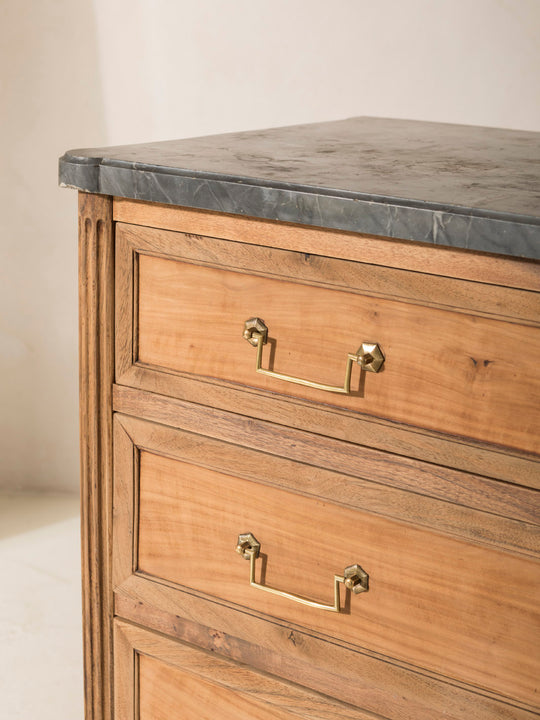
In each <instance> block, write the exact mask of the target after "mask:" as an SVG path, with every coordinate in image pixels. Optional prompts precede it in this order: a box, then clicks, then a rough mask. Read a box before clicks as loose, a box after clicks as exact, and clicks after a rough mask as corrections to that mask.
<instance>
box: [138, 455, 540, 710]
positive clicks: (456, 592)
mask: <svg viewBox="0 0 540 720" xmlns="http://www.w3.org/2000/svg"><path fill="white" fill-rule="evenodd" d="M139 493H140V499H139V527H138V548H139V550H138V568H137V569H138V571H139V572H142V573H145V574H148V575H150V576H154V577H157V578H163V579H165V580H167V581H170V582H173V583H175V584H178V585H182V586H185V587H190V588H194V589H196V590H199V591H201V592H204V593H207V594H208V595H211V596H213V597H219V598H224V599H225V600H228V601H230V602H233V603H237V604H239V605H242V606H244V607H247V608H252V609H255V610H258V611H260V612H262V613H264V614H267V615H270V616H277V617H281V618H284V619H285V620H287V621H291V622H294V623H295V624H299V625H303V626H306V627H308V628H313V629H315V630H317V631H318V632H321V633H324V634H326V635H328V636H330V637H336V638H341V639H342V640H344V641H348V642H351V643H352V644H354V645H362V646H367V647H370V648H372V649H373V650H375V651H376V652H380V653H383V654H385V655H389V656H391V657H397V658H399V659H402V660H405V661H407V662H411V663H413V664H415V665H418V666H420V667H427V668H429V669H431V670H435V671H436V672H440V673H441V674H446V675H450V676H451V677H454V678H457V679H458V680H462V681H469V682H472V683H475V684H478V685H481V686H482V687H486V688H488V689H491V690H494V691H500V692H502V693H504V694H506V695H509V696H511V697H514V698H516V699H518V700H522V701H525V702H534V700H535V693H536V692H537V691H538V686H537V683H538V678H539V677H540V658H539V657H538V654H537V651H538V645H539V642H540V614H539V613H538V608H537V602H536V599H537V597H538V596H539V595H540V563H538V562H534V561H532V560H528V559H525V558H521V557H517V556H514V555H512V554H509V553H504V552H501V551H496V550H491V549H486V548H480V547H476V546H473V545H471V544H470V543H465V542H462V541H458V540H453V539H449V538H446V537H441V536H440V535H438V534H435V533H433V532H428V531H424V530H420V529H418V528H414V527H412V526H407V525H405V524H402V523H396V522H394V521H390V520H386V519H383V518H379V517H373V516H371V515H369V514H367V513H365V512H360V511H357V510H352V509H349V508H344V507H342V506H337V505H332V504H330V503H327V502H323V501H319V500H317V499H314V498H309V499H308V498H306V497H302V496H298V495H296V494H293V493H290V492H286V491H283V490H278V489H275V488H268V487H266V486H263V485H260V484H258V483H255V482H251V481H246V480H241V479H238V478H236V477H234V476H228V475H225V474H223V473H218V472H215V471H211V470H208V469H205V468H200V467H197V466H193V465H190V464H186V463H183V462H180V461H177V460H172V459H170V458H164V457H160V456H158V455H154V454H151V453H149V452H146V451H143V452H142V453H141V459H140V486H139ZM314 528H317V533H316V534H315V535H314V533H313V529H314ZM344 528H348V531H345V530H344ZM245 532H253V533H254V534H255V535H256V536H257V538H258V539H259V540H260V541H261V543H262V544H263V548H262V552H263V554H264V560H263V561H262V563H261V565H262V568H263V570H261V572H262V573H263V576H262V579H260V580H259V581H261V582H263V583H264V584H267V585H270V586H272V587H277V588H279V589H283V590H286V591H288V592H293V593H295V594H299V595H301V596H303V597H308V598H313V599H314V600H317V601H318V602H326V603H329V602H331V599H332V580H333V576H334V574H336V573H337V574H342V573H343V570H344V568H345V567H347V566H348V565H352V564H354V563H359V564H360V565H362V567H363V568H364V569H365V570H366V572H368V573H369V574H370V590H369V592H368V593H365V594H362V595H359V596H358V597H353V598H351V597H350V596H348V597H347V599H346V600H345V593H343V596H344V597H343V598H342V602H344V603H345V602H347V605H346V611H345V613H343V614H341V613H340V614H333V613H325V612H324V611H321V610H318V609H314V608H308V607H305V606H302V605H298V604H295V603H293V602H291V601H290V600H287V599H283V598H279V597H276V596H273V595H270V594H268V593H264V592H261V591H258V590H256V589H253V588H250V587H249V583H248V564H247V563H246V562H245V561H243V560H242V559H241V558H240V557H239V556H237V555H236V554H235V553H234V543H235V542H236V538H237V536H238V534H239V533H245ZM205 546H208V548H209V553H208V561H207V562H206V563H205V562H203V561H202V557H201V554H202V552H201V549H202V547H205ZM258 576H259V574H258ZM499 578H500V580H499ZM349 605H350V607H349ZM501 628H506V631H505V632H503V633H501Z"/></svg>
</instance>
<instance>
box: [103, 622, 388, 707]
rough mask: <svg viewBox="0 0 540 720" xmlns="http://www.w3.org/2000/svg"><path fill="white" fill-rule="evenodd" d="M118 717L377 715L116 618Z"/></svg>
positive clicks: (116, 702) (116, 704) (116, 693)
mask: <svg viewBox="0 0 540 720" xmlns="http://www.w3.org/2000/svg"><path fill="white" fill-rule="evenodd" d="M114 634H115V718H118V719H119V720H214V718H219V720H293V719H294V718H300V719H301V718H304V720H348V719H349V718H352V719H353V720H371V718H374V716H373V715H371V714H370V713H366V712H362V711H360V710H357V709H355V708H354V707H351V705H345V704H343V703H340V702H336V701H335V700H332V699H331V698H328V697H324V696H323V695H319V694H318V693H313V692H308V691H306V690H305V689H303V688H300V687H298V686H295V685H293V684H291V683H285V682H283V681H280V680H278V679H276V678H273V677H271V676H269V675H265V674H262V673H259V672H256V671H254V670H252V669H251V668H249V667H247V666H245V665H239V664H238V663H233V662H231V661H229V660H226V659H224V658H219V657H216V655H215V654H212V653H208V652H204V651H202V650H198V649H196V648H195V647H193V646H190V645H186V644H181V643H178V642H173V641H171V640H169V639H166V638H164V637H163V636H160V635H157V634H154V633H151V632H147V631H145V630H143V629H141V628H138V627H135V626H133V625H129V624H128V623H125V622H121V621H116V622H115V626H114Z"/></svg>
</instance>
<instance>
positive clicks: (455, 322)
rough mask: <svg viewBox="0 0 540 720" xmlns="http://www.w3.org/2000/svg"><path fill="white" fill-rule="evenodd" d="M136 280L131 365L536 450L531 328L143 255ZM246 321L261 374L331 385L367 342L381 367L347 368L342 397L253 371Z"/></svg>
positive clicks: (539, 393)
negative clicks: (256, 325)
mask: <svg viewBox="0 0 540 720" xmlns="http://www.w3.org/2000/svg"><path fill="white" fill-rule="evenodd" d="M139 278H140V284H139V310H138V360H139V362H141V363H144V364H147V365H152V366H155V367H162V368H164V369H166V370H168V369H171V370H173V371H176V372H183V373H188V374H191V375H198V376H203V377H210V378H218V379H224V380H226V381H229V382H237V383H239V384H241V385H249V386H253V387H258V388H262V389H265V390H268V391H273V392H277V393H281V394H285V395H289V396H294V397H301V398H304V399H310V400H313V401H315V402H320V403H325V404H327V405H335V406H338V407H345V408H348V409H349V410H359V411H361V412H364V413H367V414H369V415H375V416H380V417H383V418H389V419H391V420H396V421H398V422H406V423H409V424H411V425H416V426H420V427H427V428H428V429H432V430H438V431H442V432H448V433H453V434H461V435H465V436H471V437H473V438H476V439H478V440H484V441H489V442H493V443H497V444H501V445H510V446H513V447H517V448H520V449H523V450H528V451H534V450H537V449H538V431H539V430H540V380H539V379H537V377H536V357H538V356H539V355H540V329H538V330H536V329H533V328H529V327H525V326H519V325H516V324H510V323H500V322H496V321H492V320H487V319H483V320H482V321H481V322H480V321H479V320H478V319H477V318H475V317H471V316H466V315H461V316H458V315H456V314H454V313H445V312H444V311H441V310H434V309H429V310H428V309H421V310H418V309H417V308H416V307H415V306H410V305H406V304H403V303H394V302H391V301H383V300H374V299H373V298H365V299H364V298H362V297H361V296H354V295H350V294H348V293H341V292H340V293H338V292H334V291H330V290H325V289H322V288H318V289H317V290H315V289H314V288H312V287H309V286H304V285H298V284H293V283H290V284H285V283H283V282H281V281H277V280H273V279H269V278H264V279H263V278H253V277H251V278H250V277H247V276H245V275H240V274H237V273H233V272H229V271H224V270H217V269H210V268H205V269H204V270H203V269H202V268H200V267H196V266H193V265H190V264H185V263H179V262H171V261H169V260H164V259H158V258H150V257H147V256H141V258H140V262H139ZM255 315H256V316H260V317H261V318H263V319H264V321H265V322H266V324H267V325H268V327H269V344H268V349H267V352H266V354H265V358H264V361H263V367H266V368H269V369H271V370H276V371H277V372H280V373H284V374H287V375H292V376H295V375H296V376H301V377H304V378H307V379H309V380H314V381H316V382H322V383H327V384H329V385H337V386H340V385H342V384H343V377H344V374H345V363H346V359H347V355H348V353H355V352H356V351H357V350H358V347H359V346H360V345H361V343H362V342H363V341H368V342H373V341H376V342H378V343H379V344H380V345H381V347H382V348H383V351H384V352H385V354H386V362H385V365H384V370H383V372H381V373H379V374H377V375H374V374H371V373H360V371H359V370H358V371H357V372H356V374H353V388H354V390H353V392H352V393H351V395H337V394H332V393H328V392H327V393H325V392H324V391H319V390H313V389H312V388H306V387H303V386H299V385H293V384H291V383H286V382H285V381H281V380H276V379H275V378H268V377H266V376H261V375H259V374H256V373H255V369H254V366H255V357H254V355H255V351H254V349H253V348H252V347H251V346H250V345H249V344H248V343H246V341H245V340H244V339H243V337H242V330H243V322H244V320H246V319H248V318H250V317H253V316H255ZM355 318H361V328H360V327H359V328H358V330H355V329H354V328H355V325H356V323H355V320H354V319H355ZM359 324H360V323H359ZM351 328H353V329H351ZM435 338H436V340H435ZM520 349H521V351H520ZM516 354H517V355H518V357H516ZM516 365H518V369H516ZM501 408H504V412H500V410H501Z"/></svg>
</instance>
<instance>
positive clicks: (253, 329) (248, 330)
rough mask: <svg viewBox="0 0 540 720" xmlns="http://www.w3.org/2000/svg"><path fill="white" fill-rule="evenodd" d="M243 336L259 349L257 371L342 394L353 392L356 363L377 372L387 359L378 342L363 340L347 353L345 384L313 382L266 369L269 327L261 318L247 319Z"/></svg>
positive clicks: (367, 369)
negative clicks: (353, 351)
mask: <svg viewBox="0 0 540 720" xmlns="http://www.w3.org/2000/svg"><path fill="white" fill-rule="evenodd" d="M243 336H244V339H245V340H247V341H248V343H249V344H250V345H253V347H255V348H256V349H257V357H256V359H255V372H258V373H260V374H261V375H268V376H269V377H272V378H275V379H277V380H285V381H286V382H291V383H296V384H297V385H306V386H307V387H311V388H315V389H317V390H326V391H327V392H333V393H341V394H342V395H349V394H350V392H351V374H352V367H353V364H354V363H357V364H358V365H360V367H361V369H362V370H366V371H367V372H373V373H377V372H379V370H380V369H381V367H382V366H383V364H384V359H385V358H384V353H383V351H382V350H381V348H380V346H379V345H378V343H372V342H363V343H362V344H361V345H360V347H359V348H358V350H357V351H356V353H349V354H348V355H347V364H346V366H345V380H344V382H343V385H325V384H323V383H318V382H313V381H312V380H304V379H303V378H299V377H294V376H293V375H285V374H283V373H279V372H275V371H274V370H265V369H264V368H263V367H262V355H263V347H264V345H266V343H267V342H268V327H267V326H266V324H265V323H264V321H263V320H261V319H260V318H258V317H253V318H249V320H246V322H245V323H244V332H243Z"/></svg>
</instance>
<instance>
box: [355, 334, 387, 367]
mask: <svg viewBox="0 0 540 720" xmlns="http://www.w3.org/2000/svg"><path fill="white" fill-rule="evenodd" d="M356 354H357V355H358V364H359V365H360V367H361V368H362V370H366V372H374V373H376V372H379V370H380V369H381V367H382V365H383V363H384V354H383V351H382V350H381V348H380V346H379V345H378V344H377V343H366V342H365V343H362V345H360V347H359V348H358V352H357V353H356Z"/></svg>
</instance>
